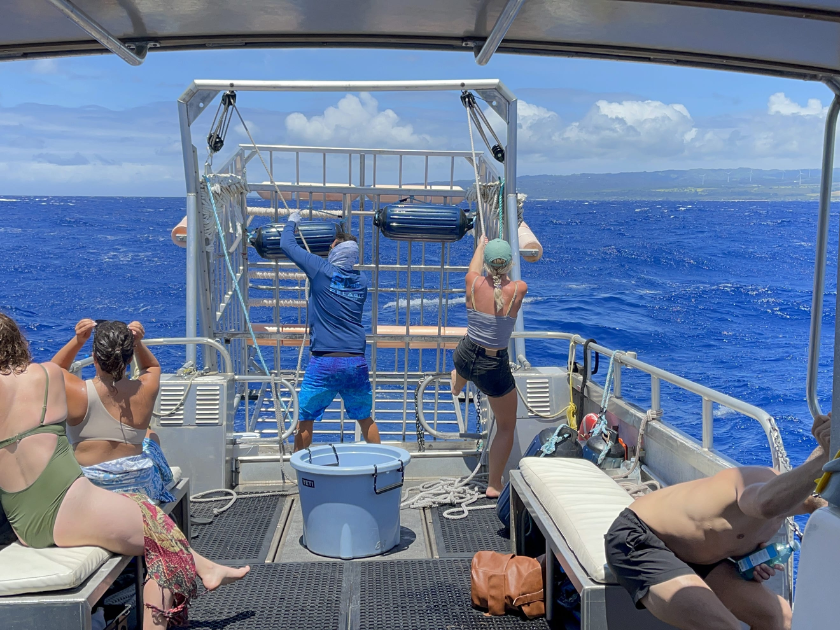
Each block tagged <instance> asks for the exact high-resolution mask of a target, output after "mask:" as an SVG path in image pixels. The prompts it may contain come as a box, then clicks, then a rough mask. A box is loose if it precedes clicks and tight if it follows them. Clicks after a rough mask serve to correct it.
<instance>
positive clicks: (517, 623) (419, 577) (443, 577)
mask: <svg viewBox="0 0 840 630" xmlns="http://www.w3.org/2000/svg"><path fill="white" fill-rule="evenodd" d="M358 565H359V570H360V574H361V577H360V587H361V592H360V602H359V613H358V619H359V625H358V628H359V630H384V629H386V628H410V629H411V630H441V629H443V628H458V629H459V630H472V629H474V628H475V629H490V630H508V629H517V630H520V629H521V630H532V629H533V630H536V629H539V630H547V629H548V628H549V625H548V623H547V622H546V621H545V619H543V618H541V619H533V620H530V621H529V620H527V619H525V618H520V617H517V616H515V615H505V616H503V617H488V616H486V615H485V614H484V613H483V612H482V611H480V610H476V609H474V608H473V607H472V605H471V603H470V561H469V560H467V559H465V558H459V559H454V558H453V559H448V560H442V559H441V560H392V561H390V562H359V563H358ZM300 627H301V628H303V626H300ZM326 627H327V626H326V625H325V626H324V628H326Z"/></svg>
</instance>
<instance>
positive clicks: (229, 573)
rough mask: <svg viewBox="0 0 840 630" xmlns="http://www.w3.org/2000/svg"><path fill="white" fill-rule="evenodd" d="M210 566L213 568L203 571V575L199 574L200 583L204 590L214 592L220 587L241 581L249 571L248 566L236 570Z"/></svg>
mask: <svg viewBox="0 0 840 630" xmlns="http://www.w3.org/2000/svg"><path fill="white" fill-rule="evenodd" d="M212 564H213V566H212V567H211V568H210V569H209V570H206V569H205V571H204V572H203V573H200V574H199V577H200V578H201V582H202V583H203V584H204V588H206V589H207V590H208V591H215V590H216V589H217V588H219V587H220V586H224V585H225V584H230V583H232V582H236V581H237V580H241V579H242V578H244V577H245V576H246V575H247V574H248V571H250V570H251V567H250V566H246V567H239V568H238V569H237V568H234V567H225V566H222V565H220V564H216V563H212Z"/></svg>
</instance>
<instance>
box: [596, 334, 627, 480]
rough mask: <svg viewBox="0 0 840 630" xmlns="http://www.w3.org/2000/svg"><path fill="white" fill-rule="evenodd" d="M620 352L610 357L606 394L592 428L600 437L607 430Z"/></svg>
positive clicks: (603, 394)
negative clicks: (615, 370) (596, 420)
mask: <svg viewBox="0 0 840 630" xmlns="http://www.w3.org/2000/svg"><path fill="white" fill-rule="evenodd" d="M619 352H620V350H614V351H613V353H612V355H611V356H610V365H609V367H608V368H607V378H606V380H605V381H604V392H603V393H602V394H601V411H600V412H599V413H598V423H597V424H596V425H595V426H594V427H593V428H592V435H593V436H594V435H598V434H600V433H603V432H605V431H606V430H607V406H608V405H609V404H610V395H611V393H612V386H613V369H614V368H615V355H617V354H618V353H619ZM607 450H608V449H604V450H603V451H602V452H601V458H599V461H598V463H599V464H600V463H601V461H602V458H603V457H605V456H606V452H607Z"/></svg>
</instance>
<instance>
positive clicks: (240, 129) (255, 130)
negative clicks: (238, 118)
mask: <svg viewBox="0 0 840 630" xmlns="http://www.w3.org/2000/svg"><path fill="white" fill-rule="evenodd" d="M245 126H247V127H248V130H247V131H246V130H245ZM245 126H243V125H242V123H241V122H240V123H239V124H238V125H236V126H235V127H234V128H233V130H234V131H235V132H236V133H237V134H239V135H240V136H242V137H243V138H248V131H250V132H251V135H252V136H253V137H254V140H257V136H258V135H259V133H260V128H259V126H258V125H257V124H256V123H254V122H252V121H250V120H246V121H245ZM257 142H259V140H257Z"/></svg>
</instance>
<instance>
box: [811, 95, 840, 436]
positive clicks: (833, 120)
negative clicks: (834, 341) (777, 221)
mask: <svg viewBox="0 0 840 630" xmlns="http://www.w3.org/2000/svg"><path fill="white" fill-rule="evenodd" d="M839 112H840V96H835V97H834V100H833V101H831V105H829V107H828V113H827V114H826V117H825V136H824V139H823V157H822V175H821V179H820V207H819V215H818V217H817V246H816V252H815V254H814V289H813V294H812V296H811V333H810V335H809V339H808V373H807V376H806V378H805V389H806V398H807V399H808V409H809V410H810V411H811V415H812V416H814V417H815V418H816V417H817V416H818V415H820V414H822V409H821V408H820V403H819V400H817V382H818V380H819V366H820V341H821V339H820V338H821V336H822V318H823V293H824V292H825V266H826V258H827V255H826V252H827V251H828V223H829V211H830V209H831V184H832V180H833V177H832V176H833V175H834V173H833V171H834V140H835V133H836V131H837V114H838V113H839ZM835 357H836V349H835ZM835 363H836V361H835ZM832 443H833V444H835V445H836V444H838V442H837V441H834V440H833V441H832ZM835 450H836V449H835Z"/></svg>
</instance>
